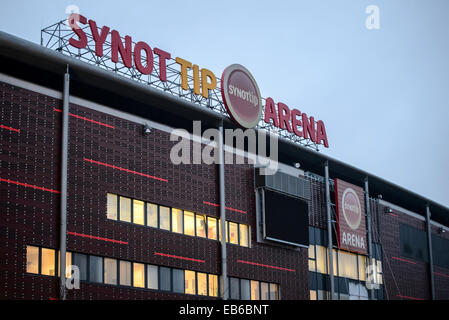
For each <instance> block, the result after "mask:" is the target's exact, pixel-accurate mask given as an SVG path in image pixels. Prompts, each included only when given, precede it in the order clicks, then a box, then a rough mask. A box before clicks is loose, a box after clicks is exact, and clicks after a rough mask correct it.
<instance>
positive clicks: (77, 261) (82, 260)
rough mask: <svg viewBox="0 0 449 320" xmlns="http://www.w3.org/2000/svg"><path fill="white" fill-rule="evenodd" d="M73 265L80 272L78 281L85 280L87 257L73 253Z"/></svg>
mask: <svg viewBox="0 0 449 320" xmlns="http://www.w3.org/2000/svg"><path fill="white" fill-rule="evenodd" d="M73 264H74V265H75V266H77V267H78V269H79V270H80V280H87V255H85V254H81V253H74V254H73Z"/></svg>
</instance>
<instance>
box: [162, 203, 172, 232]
mask: <svg viewBox="0 0 449 320" xmlns="http://www.w3.org/2000/svg"><path fill="white" fill-rule="evenodd" d="M159 222H160V224H159V228H161V229H163V230H168V231H170V208H168V207H162V206H159Z"/></svg>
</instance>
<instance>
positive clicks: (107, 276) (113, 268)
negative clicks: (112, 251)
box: [104, 258, 117, 284]
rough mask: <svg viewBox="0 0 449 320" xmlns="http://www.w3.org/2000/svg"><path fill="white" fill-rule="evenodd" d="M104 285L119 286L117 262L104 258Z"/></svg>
mask: <svg viewBox="0 0 449 320" xmlns="http://www.w3.org/2000/svg"><path fill="white" fill-rule="evenodd" d="M104 283H106V284H117V260H115V259H111V258H104Z"/></svg>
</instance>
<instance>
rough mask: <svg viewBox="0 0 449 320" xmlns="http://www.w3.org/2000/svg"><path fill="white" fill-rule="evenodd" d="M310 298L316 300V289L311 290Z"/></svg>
mask: <svg viewBox="0 0 449 320" xmlns="http://www.w3.org/2000/svg"><path fill="white" fill-rule="evenodd" d="M310 300H316V290H310Z"/></svg>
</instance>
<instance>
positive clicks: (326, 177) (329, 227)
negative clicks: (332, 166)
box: [324, 161, 335, 300]
mask: <svg viewBox="0 0 449 320" xmlns="http://www.w3.org/2000/svg"><path fill="white" fill-rule="evenodd" d="M324 180H325V185H326V213H327V238H328V251H329V277H330V282H331V283H330V284H331V288H330V289H331V290H330V299H331V300H334V298H335V297H334V292H335V289H334V261H333V260H334V255H333V252H332V248H333V244H332V215H331V196H330V190H329V162H328V161H326V162H325V163H324Z"/></svg>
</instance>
